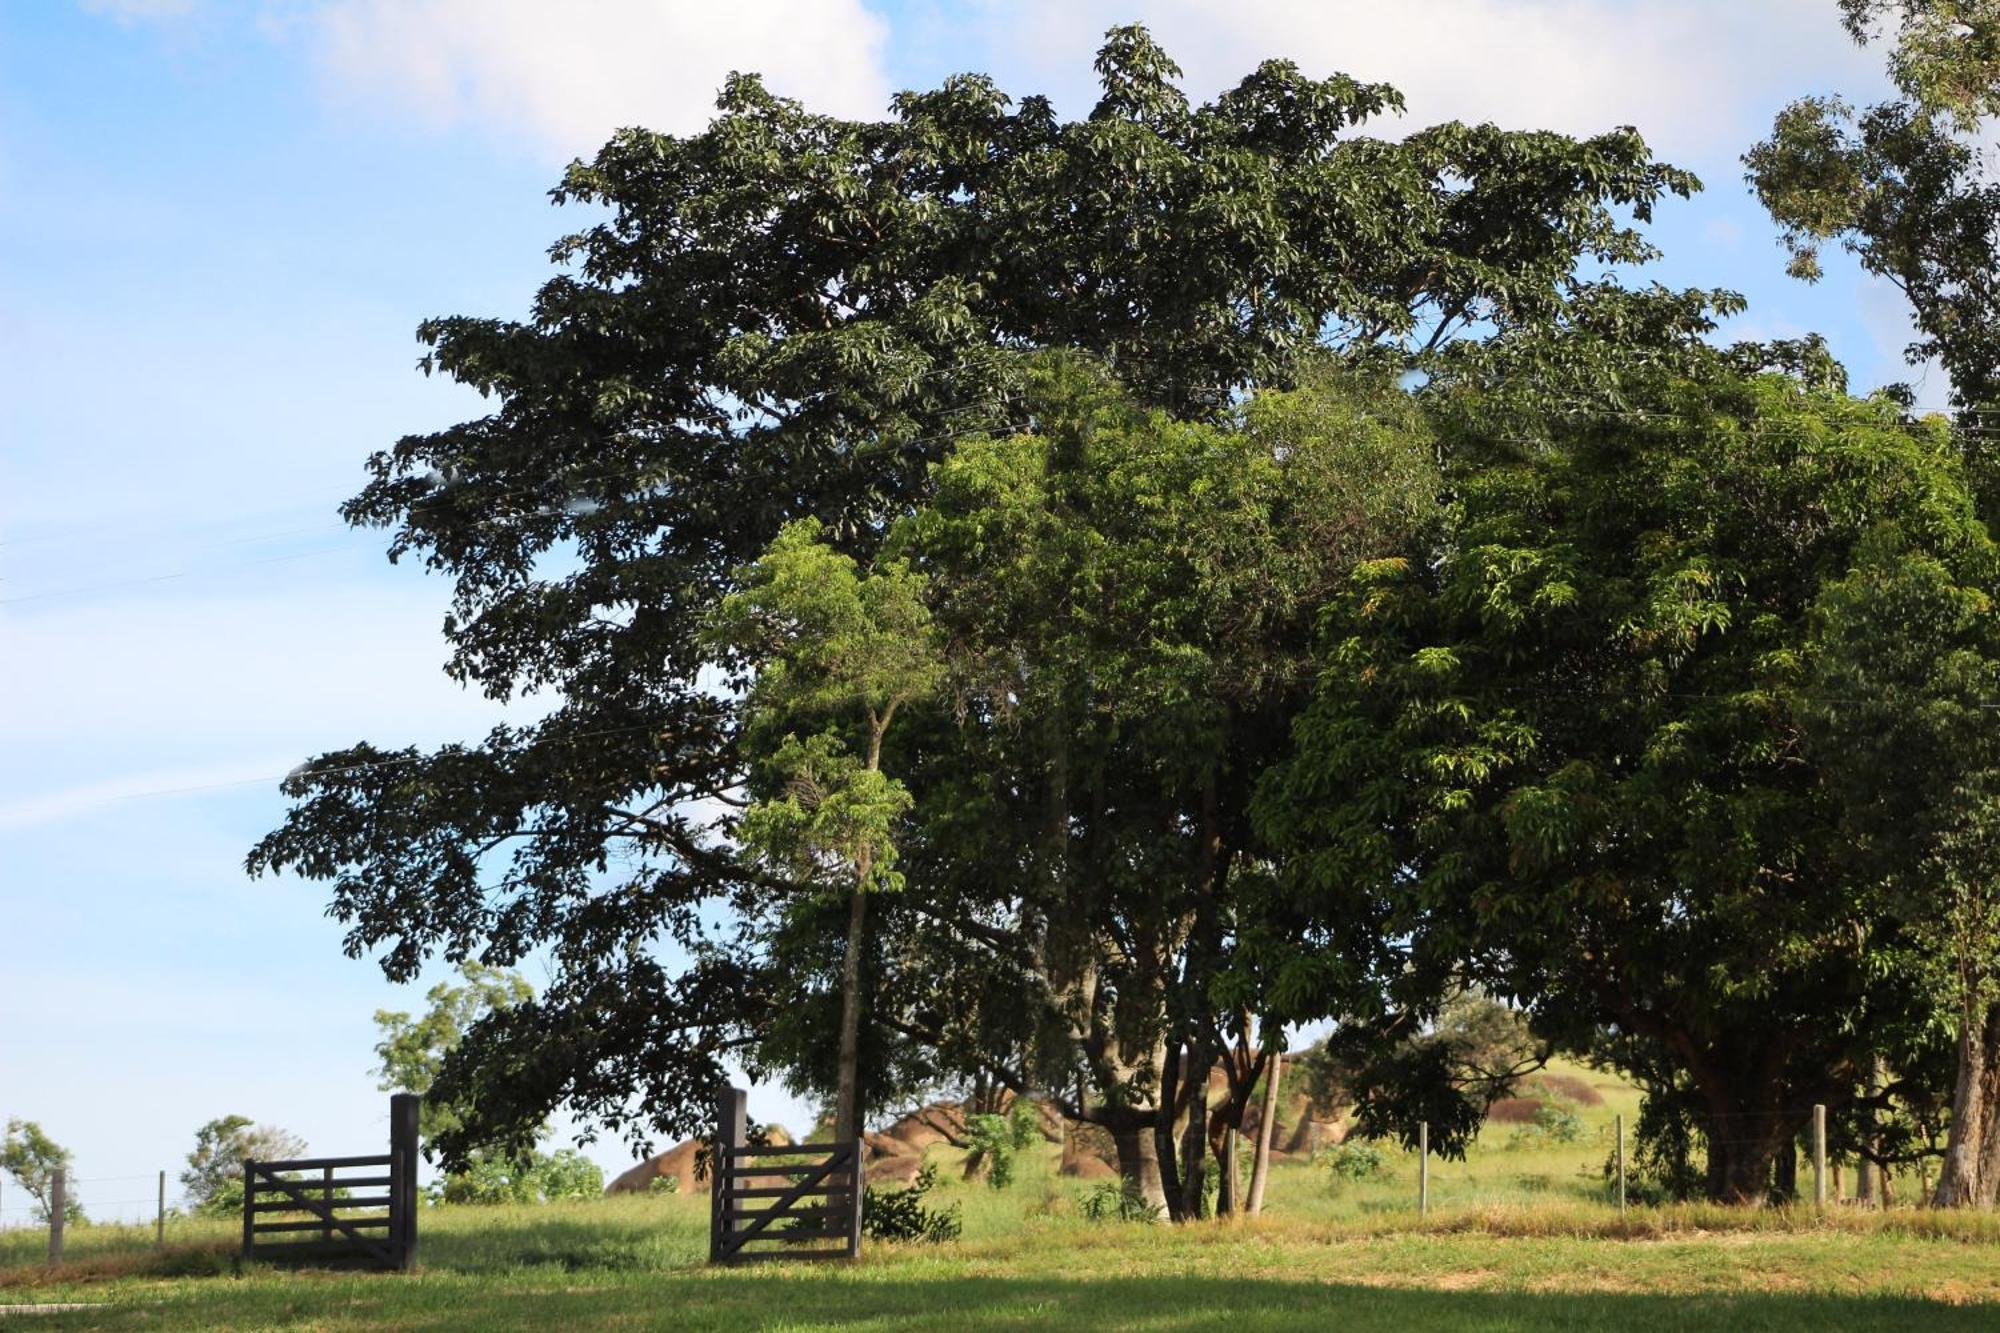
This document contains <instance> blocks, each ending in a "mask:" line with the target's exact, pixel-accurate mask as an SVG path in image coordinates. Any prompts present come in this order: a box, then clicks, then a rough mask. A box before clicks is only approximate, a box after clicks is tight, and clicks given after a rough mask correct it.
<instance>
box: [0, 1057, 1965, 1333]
mask: <svg viewBox="0 0 2000 1333" xmlns="http://www.w3.org/2000/svg"><path fill="white" fill-rule="evenodd" d="M1586 1077H1589V1078H1591V1079H1592V1081H1593V1082H1598V1083H1600V1084H1601V1085H1602V1086H1600V1087H1599V1091H1600V1092H1601V1093H1602V1095H1603V1096H1604V1099H1605V1100H1604V1104H1603V1105H1602V1106H1594V1107H1589V1108H1587V1109H1586V1110H1585V1112H1584V1133H1583V1137H1582V1141H1580V1142H1577V1143H1572V1144H1516V1143H1514V1142H1513V1131H1512V1127H1510V1126H1507V1125H1495V1126H1493V1127H1492V1128H1491V1130H1490V1131H1489V1133H1488V1134H1487V1135H1485V1136H1484V1137H1483V1139H1482V1141H1481V1142H1479V1143H1477V1144H1475V1145H1474V1146H1473V1148H1472V1150H1471V1151H1470V1153H1469V1154H1468V1156H1467V1158H1466V1160H1465V1161H1464V1162H1451V1163H1444V1162H1436V1161H1434V1162H1433V1163H1432V1167H1431V1201H1432V1207H1431V1209H1430V1212H1429V1214H1428V1215H1427V1216H1425V1217H1422V1218H1419V1217H1418V1216H1417V1212H1416V1163H1415V1161H1414V1159H1413V1158H1412V1157H1411V1156H1410V1155H1408V1154H1404V1153H1400V1152H1396V1151H1393V1150H1392V1151H1388V1152H1386V1153H1385V1161H1384V1169H1383V1172H1382V1174H1381V1176H1380V1177H1379V1178H1376V1179H1372V1180H1366V1181H1360V1182H1347V1183H1344V1184H1340V1185H1336V1184H1335V1182H1334V1180H1333V1177H1332V1174H1331V1173H1330V1172H1329V1171H1327V1170H1326V1169H1325V1168H1324V1166H1323V1165H1322V1166H1315V1165H1308V1164H1303V1163H1295V1164H1288V1165H1285V1166H1283V1167H1280V1168H1279V1169H1278V1170H1277V1171H1276V1172H1275V1173H1274V1176H1273V1179H1272V1184H1271V1189H1270V1191H1269V1196H1268V1200H1267V1213H1266V1215H1265V1216H1263V1217H1261V1218H1257V1219H1241V1218H1239V1219H1233V1220H1229V1221H1226V1222H1219V1223H1218V1222H1209V1223H1202V1224H1196V1225H1190V1226H1180V1227H1176V1226H1170V1225H1165V1224H1156V1225H1151V1226H1147V1225H1142V1224H1121V1223H1115V1222H1092V1221H1090V1220H1089V1219H1088V1218H1086V1216H1085V1215H1084V1211H1083V1208H1082V1206H1081V1200H1082V1198H1083V1196H1084V1195H1085V1194H1086V1193H1087V1191H1088V1190H1089V1189H1090V1188H1091V1187H1090V1186H1089V1185H1086V1184H1085V1183H1083V1182H1079V1181H1076V1180H1072V1179H1068V1178H1065V1177H1063V1176H1061V1175H1059V1174H1058V1173H1057V1170H1056V1167H1057V1162H1058V1154H1057V1152H1056V1150H1055V1149H1054V1148H1053V1147H1051V1148H1049V1149H1047V1150H1046V1151H1044V1152H1041V1153H1030V1154H1027V1155H1026V1156H1025V1158H1024V1159H1023V1160H1021V1161H1020V1162H1019V1163H1017V1170H1016V1180H1015V1182H1014V1183H1013V1184H1012V1185H1011V1186H1010V1187H1008V1188H1007V1189H1005V1190H993V1189H990V1188H988V1187H987V1186H986V1185H985V1184H984V1183H983V1182H982V1181H979V1180H965V1179H963V1178H962V1172H961V1167H962V1164H963V1156H962V1154H959V1153H955V1152H952V1151H949V1150H940V1149H934V1150H933V1152H932V1157H933V1160H935V1161H936V1162H937V1164H938V1167H939V1178H940V1181H939V1186H938V1189H937V1190H936V1192H935V1194H934V1196H933V1198H934V1201H935V1202H937V1203H939V1204H941V1205H943V1206H953V1205H955V1206H956V1207H957V1208H958V1209H959V1212H960V1216H961V1218H962V1220H963V1224H964V1231H963V1236H962V1238H961V1239H960V1240H959V1241H958V1242H956V1243H953V1244H949V1245H942V1246H922V1245H908V1246H891V1245H874V1244H871V1245H869V1246H867V1247H866V1249H865V1251H864V1254H863V1257H862V1259H861V1261H860V1262H859V1263H856V1264H831V1265H767V1266H759V1267H757V1268H754V1269H724V1270H717V1269H711V1268H709V1267H707V1266H706V1264H705V1263H704V1262H703V1260H704V1259H705V1257H706V1249H707V1235H708V1201H707V1197H706V1196H705V1195H700V1194H696V1195H689V1196H679V1195H672V1194H655V1195H626V1196H619V1197H614V1198H608V1199H602V1200H591V1201H587V1202H578V1203H567V1204H555V1205H547V1206H541V1207H500V1208H478V1207H463V1208H438V1209H430V1210H426V1211H425V1212H424V1213H423V1214H422V1216H421V1240H420V1246H419V1264H418V1271H417V1272H416V1273H415V1274H413V1275H408V1276H405V1275H394V1274H375V1273H362V1272H345V1273H332V1272H313V1271H298V1272H295V1271H286V1270H281V1269H277V1268H272V1267H266V1266H249V1267H246V1266H243V1265H241V1264H239V1263H238V1262H237V1261H236V1259H235V1246H236V1242H237V1240H238V1238H239V1236H240V1231H239V1229H238V1227H237V1226H236V1224H235V1223H233V1222H231V1221H229V1220H227V1219H221V1220H185V1221H180V1222H177V1223H175V1224H172V1225H170V1228H169V1235H168V1247H167V1249H166V1251H165V1252H164V1253H157V1252H155V1251H154V1250H153V1248H152V1244H151V1242H152V1233H151V1230H150V1229H148V1228H112V1227H104V1228H98V1227H82V1228H76V1229H73V1230H72V1231H71V1232H70V1236H69V1244H68V1256H69V1259H70V1263H69V1264H67V1265H66V1266H65V1268H64V1270H63V1271H62V1272H60V1273H53V1274H52V1273H50V1272H48V1271H47V1269H46V1267H45V1266H44V1265H43V1264H42V1263H41V1262H40V1260H41V1257H42V1249H41V1247H42V1246H43V1245H44V1244H45V1240H44V1237H43V1235H42V1233H40V1232H27V1231H23V1230H14V1231H9V1232H5V1233H0V1287H4V1288H5V1290H4V1291H0V1304H4V1303H5V1302H6V1301H9V1300H16V1301H34V1302H51V1301H85V1302H94V1303H101V1304H98V1305H97V1306H96V1308H93V1309H91V1310H88V1311H84V1312H81V1313H77V1314H72V1315H43V1316H39V1317H38V1318H37V1320H36V1323H35V1325H34V1326H35V1327H36V1328H48V1327H90V1328H98V1327H102V1328H127V1327H132V1328H138V1327H146V1328H161V1327H171V1328H180V1327H190V1328H194V1327H199V1328H221V1329H271V1328H314V1329H320V1328H342V1329H344V1328H397V1329H439V1330H442V1329H461V1328H521V1329H529V1328H557V1327H607V1326H616V1327H671V1328H684V1327H686V1328H717V1329H722V1328H745V1327H750V1328H787V1329H803V1328H820V1327H836V1326H837V1327H839V1328H841V1329H844V1330H845V1329H857V1328H859V1329H870V1328H885V1329H886V1328H898V1329H904V1328H907V1329H924V1328H933V1327H939V1326H951V1327H953V1328H996V1327H1006V1328H1021V1327H1043V1326H1090V1327H1134V1326H1138V1327H1145V1328H1149V1329H1182V1328H1186V1329H1195V1328H1205V1327H1210V1326H1225V1325H1228V1326H1243V1325H1247V1326H1251V1327H1258V1328H1264V1327H1275V1328H1286V1327H1293V1328H1319V1327H1327V1326H1329V1325H1331V1324H1336V1323H1337V1324H1338V1325H1339V1326H1340V1327H1342V1328H1343V1329H1361V1330H1370V1329H1378V1328H1380V1329H1391V1328H1412V1327H1425V1328H1430V1327H1477V1328H1482V1329H1488V1328H1491V1329H1510V1328H1524V1329H1525V1328H1542V1327H1572V1328H1597V1327H1619V1326H1627V1325H1629V1326H1631V1327H1643V1328H1662V1327H1664V1328H1688V1329H1695V1328H1717V1327H1729V1328H1771V1329H1807V1328H1819V1327H1824V1326H1829V1325H1837V1326H1839V1327H1842V1328H1844V1329H1851V1328H1876V1327H1880V1328H1906V1327H1918V1326H1920V1327H1927V1328H1928V1327H1939V1328H1958V1327H1964V1328H1984V1327H1995V1326H2000V1218H1995V1217H1992V1216H1987V1215H1980V1214H1972V1213H1956V1212H1932V1211H1929V1210H1923V1209H1914V1208H1899V1209H1895V1210H1891V1211H1888V1212H1872V1211H1865V1210H1861V1209H1856V1208H1851V1207H1836V1208H1832V1209H1829V1210H1828V1212H1827V1213H1826V1214H1825V1215H1823V1216H1822V1215H1820V1214H1818V1213H1816V1212H1815V1211H1814V1210H1813V1209H1811V1208H1810V1207H1803V1208H1801V1207H1793V1208H1782V1209H1776V1208H1767V1209H1732V1208H1719V1207H1711V1206H1705V1205H1689V1206H1677V1207H1669V1208H1640V1207H1633V1208H1631V1209H1629V1210H1628V1211H1627V1212H1626V1213H1624V1214H1623V1215H1621V1214H1619V1212H1618V1211H1617V1210H1616V1209H1615V1208H1614V1207H1612V1206H1611V1205H1610V1203H1609V1196H1608V1194H1607V1192H1606V1190H1605V1186H1604V1181H1603V1178H1602V1170H1601V1168H1602V1164H1603V1162H1604V1160H1605V1158H1606V1156H1607V1155H1608V1154H1609V1151H1610V1143H1611V1140H1610V1125H1611V1123H1612V1117H1613V1116H1615V1115H1617V1114H1618V1113H1620V1112H1621V1111H1622V1112H1624V1113H1625V1114H1626V1115H1627V1117H1628V1122H1627V1123H1628V1124H1629V1123H1630V1119H1629V1117H1630V1116H1631V1115H1632V1114H1633V1112H1634V1111H1636V1098H1635V1097H1634V1096H1633V1094H1632V1093H1631V1092H1630V1090H1629V1089H1625V1088H1622V1087H1620V1086H1619V1085H1617V1084H1616V1083H1615V1082H1613V1081H1611V1080H1609V1079H1605V1078H1604V1077H1603V1076H1601V1075H1586ZM1530 1181H1532V1182H1533V1183H1531V1184H1530V1183H1526V1182H1530ZM1913 1194H1914V1190H1913V1189H1912V1190H1906V1191H1905V1193H1904V1197H1906V1198H1908V1197H1911V1196H1912V1195H1913Z"/></svg>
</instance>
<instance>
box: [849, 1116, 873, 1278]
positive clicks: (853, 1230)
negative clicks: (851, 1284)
mask: <svg viewBox="0 0 2000 1333" xmlns="http://www.w3.org/2000/svg"><path fill="white" fill-rule="evenodd" d="M867 1142H868V1141H867V1140H866V1139H856V1140H855V1141H854V1174H853V1176H852V1177H850V1179H851V1180H852V1181H853V1184H854V1216H853V1217H851V1218H849V1219H848V1229H847V1257H848V1258H850V1259H858V1258H860V1257H861V1205H862V1201H863V1200H864V1199H865V1198H866V1197H867V1188H868V1187H867V1185H866V1184H865V1183H864V1174H863V1173H864V1172H865V1171H866V1170H867V1167H866V1165H865V1162H866V1159H867V1155H868V1154H867Z"/></svg>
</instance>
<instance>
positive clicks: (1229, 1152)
mask: <svg viewBox="0 0 2000 1333" xmlns="http://www.w3.org/2000/svg"><path fill="white" fill-rule="evenodd" d="M1220 1165H1221V1167H1222V1177H1221V1179H1220V1180H1219V1181H1218V1182H1217V1183H1216V1190H1215V1211H1216V1215H1217V1216H1219V1217H1227V1216H1229V1215H1230V1214H1232V1213H1234V1212H1236V1168H1237V1161H1236V1131H1235V1130H1233V1129H1227V1128H1225V1129H1224V1130H1223V1131H1222V1161H1221V1163H1220Z"/></svg>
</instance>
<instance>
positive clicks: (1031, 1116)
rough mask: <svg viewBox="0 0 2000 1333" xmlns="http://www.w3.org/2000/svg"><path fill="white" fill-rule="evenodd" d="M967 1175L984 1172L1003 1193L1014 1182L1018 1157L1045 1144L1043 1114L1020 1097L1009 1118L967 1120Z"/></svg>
mask: <svg viewBox="0 0 2000 1333" xmlns="http://www.w3.org/2000/svg"><path fill="white" fill-rule="evenodd" d="M965 1141H966V1146H967V1147H969V1148H970V1149H971V1150H972V1152H971V1155H970V1156H969V1157H968V1158H967V1160H966V1169H967V1173H968V1174H970V1173H971V1172H972V1171H973V1170H975V1169H984V1171H985V1173H986V1183H987V1185H988V1186H989V1187H991V1188H993V1189H996V1190H1002V1189H1006V1188H1007V1186H1009V1185H1011V1184H1013V1183H1014V1155H1015V1154H1016V1153H1018V1152H1020V1151H1022V1150H1023V1149H1026V1148H1029V1147H1032V1146H1033V1145H1035V1144H1038V1143H1040V1142H1041V1141H1042V1133H1041V1119H1040V1111H1039V1109H1038V1108H1037V1107H1036V1105H1035V1104H1034V1103H1033V1102H1031V1101H1029V1100H1028V1099H1027V1098H1025V1097H1017V1098H1016V1099H1015V1100H1014V1105H1013V1106H1012V1108H1011V1109H1010V1110H1009V1112H1008V1114H1006V1115H971V1116H967V1117H966V1119H965Z"/></svg>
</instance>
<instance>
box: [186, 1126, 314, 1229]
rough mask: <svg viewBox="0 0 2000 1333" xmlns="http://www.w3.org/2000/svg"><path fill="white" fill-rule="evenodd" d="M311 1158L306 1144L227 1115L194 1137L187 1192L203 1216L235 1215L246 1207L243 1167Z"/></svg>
mask: <svg viewBox="0 0 2000 1333" xmlns="http://www.w3.org/2000/svg"><path fill="white" fill-rule="evenodd" d="M305 1154H306V1141H305V1140H304V1139H302V1138H300V1137H299V1136H298V1135H296V1134H293V1133H291V1132H289V1131H287V1130H282V1129H279V1128H278V1127H277V1126H275V1125H259V1124H256V1123H254V1122H253V1121H252V1120H251V1119H250V1117H249V1116H243V1115H225V1116H220V1117H218V1118H217V1119H214V1120H211V1121H209V1122H208V1123H207V1124H205V1125H203V1126H202V1127H201V1128H200V1129H198V1130H196V1131H195V1132H194V1151H193V1152H191V1153H189V1154H188V1155H187V1169H186V1170H184V1171H182V1172H181V1189H182V1190H184V1191H186V1193H187V1198H188V1203H189V1204H190V1205H192V1206H193V1207H194V1209H195V1210H196V1211H197V1212H204V1213H217V1212H233V1211H235V1210H236V1209H237V1208H239V1207H241V1206H242V1203H243V1164H244V1163H245V1162H272V1161H283V1160H285V1159H287V1158H292V1157H303V1156H305Z"/></svg>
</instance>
